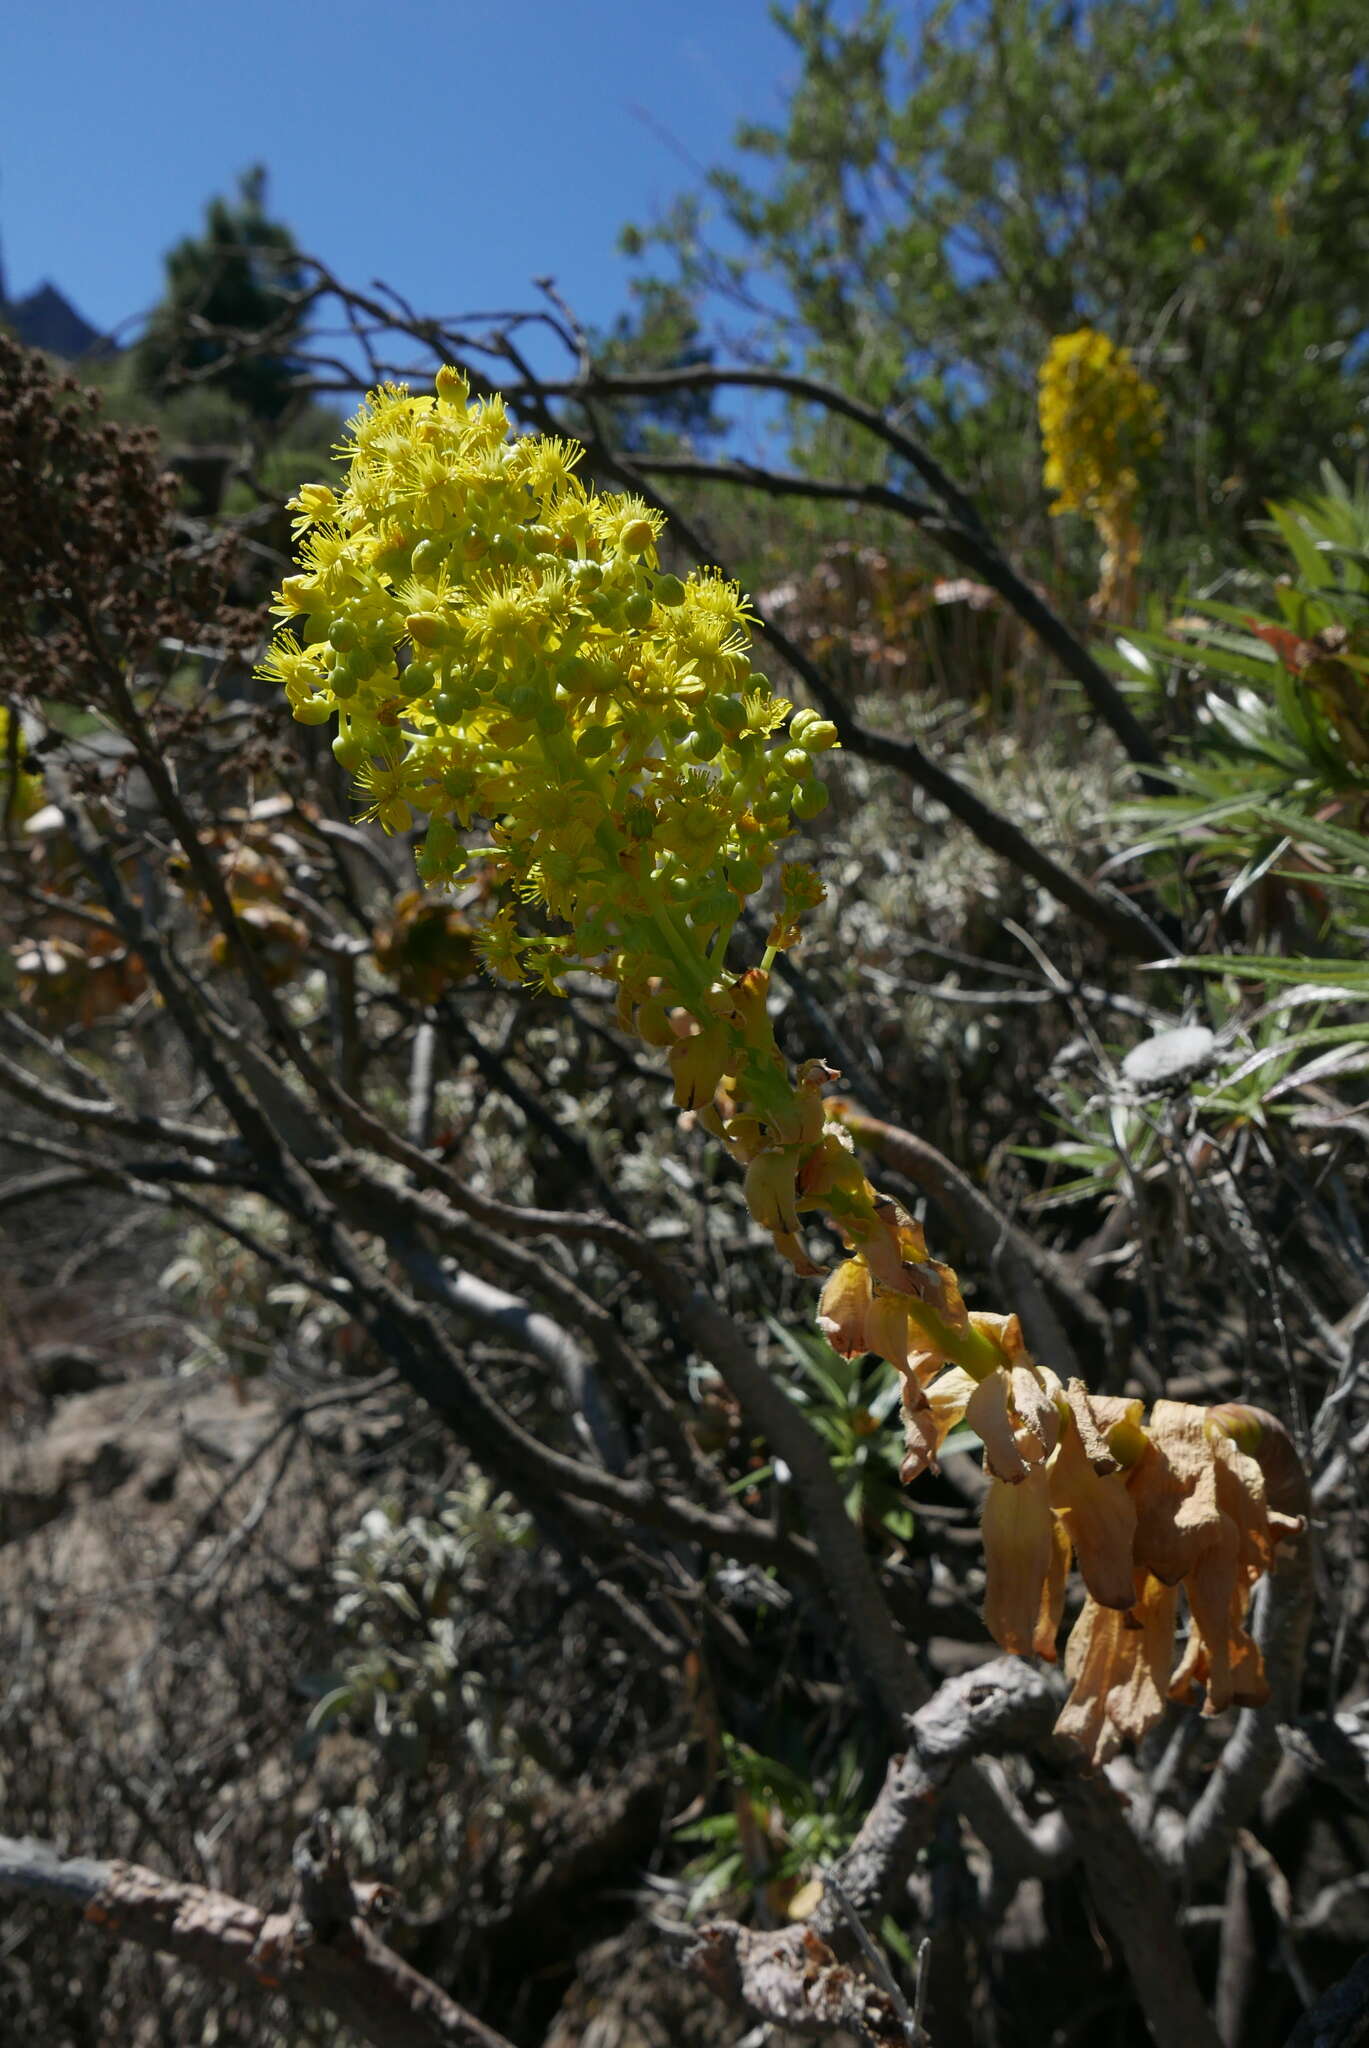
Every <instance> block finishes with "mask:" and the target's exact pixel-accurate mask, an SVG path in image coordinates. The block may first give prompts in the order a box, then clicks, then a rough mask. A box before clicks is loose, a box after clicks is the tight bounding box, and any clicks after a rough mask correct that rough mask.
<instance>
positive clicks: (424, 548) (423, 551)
mask: <svg viewBox="0 0 1369 2048" xmlns="http://www.w3.org/2000/svg"><path fill="white" fill-rule="evenodd" d="M446 559H447V548H446V545H445V543H444V542H442V541H440V540H432V539H428V540H421V541H420V542H419V543H418V546H417V547H416V548H415V549H414V552H413V561H412V563H411V567H412V569H413V573H414V575H415V576H435V575H436V574H437V571H438V570H439V569H440V568H441V567H442V564H443V563H444V562H445V561H446Z"/></svg>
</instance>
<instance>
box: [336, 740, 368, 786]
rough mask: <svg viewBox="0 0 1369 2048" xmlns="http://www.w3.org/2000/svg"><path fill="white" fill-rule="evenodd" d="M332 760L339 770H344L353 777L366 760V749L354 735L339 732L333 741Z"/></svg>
mask: <svg viewBox="0 0 1369 2048" xmlns="http://www.w3.org/2000/svg"><path fill="white" fill-rule="evenodd" d="M333 759H334V760H335V761H336V762H337V764H338V766H339V767H340V768H345V769H346V770H347V773H348V774H349V775H355V774H356V772H357V769H358V768H359V767H360V766H361V764H362V762H363V761H364V760H365V759H366V749H365V747H364V746H363V745H362V744H361V741H360V740H359V739H357V738H356V736H355V734H353V733H349V732H340V733H339V734H338V736H337V738H336V739H335V740H334V741H333Z"/></svg>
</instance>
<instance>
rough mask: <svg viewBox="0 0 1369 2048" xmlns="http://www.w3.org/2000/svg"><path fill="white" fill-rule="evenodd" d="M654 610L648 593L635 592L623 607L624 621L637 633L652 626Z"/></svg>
mask: <svg viewBox="0 0 1369 2048" xmlns="http://www.w3.org/2000/svg"><path fill="white" fill-rule="evenodd" d="M653 610H654V606H653V605H652V602H651V599H650V597H649V596H648V594H647V592H646V591H645V590H634V591H633V593H632V595H631V597H630V598H629V599H628V600H627V602H626V604H625V605H624V606H623V619H624V621H625V623H626V624H627V625H629V626H631V627H632V629H633V631H634V632H636V631H639V630H640V629H641V628H642V627H643V626H649V625H650V624H651V614H652V611H653Z"/></svg>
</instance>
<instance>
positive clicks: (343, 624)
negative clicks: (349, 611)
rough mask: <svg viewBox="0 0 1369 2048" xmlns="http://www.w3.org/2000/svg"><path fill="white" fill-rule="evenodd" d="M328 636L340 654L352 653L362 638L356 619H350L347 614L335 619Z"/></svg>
mask: <svg viewBox="0 0 1369 2048" xmlns="http://www.w3.org/2000/svg"><path fill="white" fill-rule="evenodd" d="M328 638H329V640H330V641H331V642H332V644H333V646H334V647H336V649H337V651H338V653H339V654H348V653H350V652H351V650H352V649H353V648H354V647H356V646H357V645H358V644H359V643H360V640H361V635H360V633H359V632H358V631H357V624H356V620H355V619H349V618H347V617H346V616H345V615H344V616H343V617H342V618H340V619H334V620H333V623H332V625H331V626H330V627H329V628H328Z"/></svg>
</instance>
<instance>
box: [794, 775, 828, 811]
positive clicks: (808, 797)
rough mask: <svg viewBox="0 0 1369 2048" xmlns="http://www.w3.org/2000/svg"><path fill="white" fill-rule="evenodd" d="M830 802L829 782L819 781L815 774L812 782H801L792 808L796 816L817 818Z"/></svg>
mask: <svg viewBox="0 0 1369 2048" xmlns="http://www.w3.org/2000/svg"><path fill="white" fill-rule="evenodd" d="M828 802H829V794H828V789H827V784H826V783H825V782H819V780H818V778H817V776H816V775H815V776H814V777H813V779H812V781H811V782H801V783H800V784H799V787H798V794H797V795H796V796H795V798H794V802H793V804H792V806H791V808H792V810H793V813H794V816H795V817H796V818H817V817H820V816H821V815H822V813H823V812H824V811H825V810H826V809H827V805H828Z"/></svg>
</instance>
